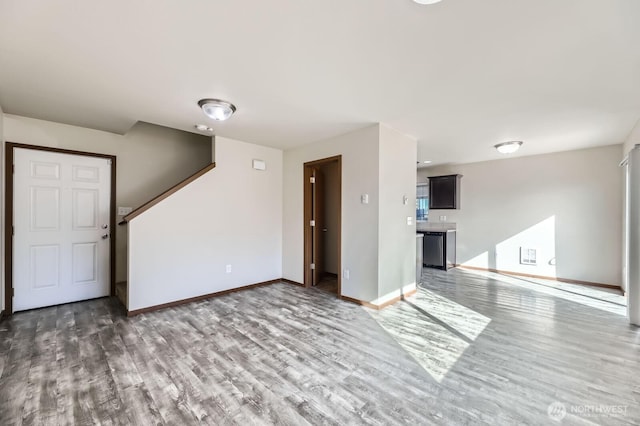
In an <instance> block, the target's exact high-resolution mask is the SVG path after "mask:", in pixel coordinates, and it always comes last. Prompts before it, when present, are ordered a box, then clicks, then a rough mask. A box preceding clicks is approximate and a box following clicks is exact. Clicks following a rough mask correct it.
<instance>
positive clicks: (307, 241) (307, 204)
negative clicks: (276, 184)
mask: <svg viewBox="0 0 640 426" xmlns="http://www.w3.org/2000/svg"><path fill="white" fill-rule="evenodd" d="M334 161H337V162H338V179H337V180H338V199H339V200H340V203H339V206H338V208H339V210H340V212H339V215H338V230H339V232H338V297H340V296H341V295H342V155H335V156H333V157H327V158H322V159H320V160H314V161H309V162H306V163H304V164H303V180H304V181H303V194H304V195H303V201H304V205H303V226H304V228H303V237H304V242H303V249H304V256H303V262H304V264H303V271H304V281H303V283H304V287H307V288H309V287H311V281H312V279H311V278H312V276H311V268H310V265H311V227H310V226H309V223H310V221H311V197H312V190H311V189H312V188H311V183H310V181H309V178H310V177H311V169H312V168H313V167H315V166H322V165H324V164H328V163H332V162H334Z"/></svg>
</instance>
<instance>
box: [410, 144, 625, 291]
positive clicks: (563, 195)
mask: <svg viewBox="0 0 640 426" xmlns="http://www.w3.org/2000/svg"><path fill="white" fill-rule="evenodd" d="M622 152H623V148H622V145H611V146H606V147H599V148H592V149H584V150H576V151H568V152H560V153H554V154H546V155H536V156H527V157H518V158H513V159H505V160H496V161H487V162H480V163H472V164H463V165H452V166H441V167H430V168H426V169H421V170H419V171H418V181H419V182H424V181H426V179H427V176H436V175H444V174H462V175H464V177H463V178H462V180H461V207H460V209H459V210H434V211H432V212H430V214H429V217H430V220H433V219H438V218H439V216H440V215H446V216H447V221H448V222H456V223H457V228H458V235H457V256H458V263H462V264H463V265H470V266H476V267H483V268H491V269H500V270H505V271H513V272H520V273H527V274H534V275H544V276H552V277H559V278H568V279H575V280H582V281H590V282H597V283H605V284H613V285H620V284H621V282H622V276H621V266H620V265H621V264H622V258H621V251H622V250H621V248H622V205H623V203H622V193H623V191H622V187H623V181H622V173H621V170H620V168H619V167H618V164H619V162H620V159H621V158H622ZM521 247H524V248H534V249H537V257H538V259H537V261H538V263H537V265H535V266H532V265H522V264H520V248H521Z"/></svg>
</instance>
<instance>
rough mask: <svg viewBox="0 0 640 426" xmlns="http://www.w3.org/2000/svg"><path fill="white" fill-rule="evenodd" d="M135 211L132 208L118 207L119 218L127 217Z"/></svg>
mask: <svg viewBox="0 0 640 426" xmlns="http://www.w3.org/2000/svg"><path fill="white" fill-rule="evenodd" d="M132 211H133V208H132V207H118V216H126V215H128V214H129V213H131V212H132Z"/></svg>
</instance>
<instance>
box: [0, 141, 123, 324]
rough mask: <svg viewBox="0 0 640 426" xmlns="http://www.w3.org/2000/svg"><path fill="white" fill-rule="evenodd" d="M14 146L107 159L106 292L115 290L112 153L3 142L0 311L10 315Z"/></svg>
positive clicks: (11, 311) (114, 195)
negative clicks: (0, 286)
mask: <svg viewBox="0 0 640 426" xmlns="http://www.w3.org/2000/svg"><path fill="white" fill-rule="evenodd" d="M15 149H31V150H34V151H48V152H54V153H58V154H70V155H82V156H85V157H97V158H106V159H109V160H111V194H110V197H109V200H110V203H111V206H110V209H109V228H110V229H109V234H110V237H111V238H109V281H110V285H109V294H110V295H111V296H113V295H114V294H115V291H116V156H115V155H109V154H99V153H95V152H86V151H75V150H71V149H62V148H53V147H49V146H38V145H29V144H23V143H15V142H7V143H6V144H5V156H4V161H5V164H4V165H5V167H4V170H5V199H4V297H5V302H4V312H5V315H7V316H8V315H13V153H14V151H15Z"/></svg>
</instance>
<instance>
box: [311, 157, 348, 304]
mask: <svg viewBox="0 0 640 426" xmlns="http://www.w3.org/2000/svg"><path fill="white" fill-rule="evenodd" d="M341 241H342V156H340V155H339V156H336V157H330V158H324V159H322V160H317V161H311V162H308V163H305V164H304V285H305V287H315V288H318V289H319V290H324V291H328V292H331V293H334V294H336V295H337V296H340V295H341V293H342V285H341V284H342V282H341V274H340V271H341V270H342V266H341V259H342V257H341Z"/></svg>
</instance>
